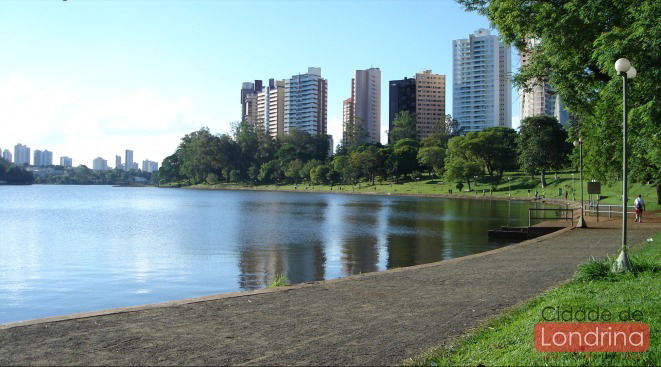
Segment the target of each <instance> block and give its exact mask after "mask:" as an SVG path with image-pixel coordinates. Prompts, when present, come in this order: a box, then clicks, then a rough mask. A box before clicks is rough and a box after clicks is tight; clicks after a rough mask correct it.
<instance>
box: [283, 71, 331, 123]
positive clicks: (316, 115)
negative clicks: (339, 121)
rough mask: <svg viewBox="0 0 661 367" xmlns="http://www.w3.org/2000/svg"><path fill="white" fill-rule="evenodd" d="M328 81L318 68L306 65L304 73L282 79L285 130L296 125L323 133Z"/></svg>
mask: <svg viewBox="0 0 661 367" xmlns="http://www.w3.org/2000/svg"><path fill="white" fill-rule="evenodd" d="M327 106H328V82H327V81H326V79H323V78H322V77H321V68H315V67H309V68H308V72H307V73H305V74H298V75H294V76H292V77H291V78H290V79H287V80H285V100H284V108H285V114H284V133H285V134H286V133H289V131H290V130H293V129H297V130H300V131H304V132H306V133H308V134H312V135H326V131H327V121H328V107H327Z"/></svg>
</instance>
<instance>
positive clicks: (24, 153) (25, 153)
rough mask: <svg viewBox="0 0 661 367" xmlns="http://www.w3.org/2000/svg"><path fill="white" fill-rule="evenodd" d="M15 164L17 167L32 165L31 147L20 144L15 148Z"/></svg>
mask: <svg viewBox="0 0 661 367" xmlns="http://www.w3.org/2000/svg"><path fill="white" fill-rule="evenodd" d="M14 163H15V164H16V165H24V164H28V165H29V164H30V147H28V146H25V145H23V144H21V143H18V144H16V145H15V146H14Z"/></svg>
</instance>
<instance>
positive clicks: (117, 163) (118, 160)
mask: <svg viewBox="0 0 661 367" xmlns="http://www.w3.org/2000/svg"><path fill="white" fill-rule="evenodd" d="M115 169H122V156H121V155H115Z"/></svg>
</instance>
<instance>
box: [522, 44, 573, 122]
mask: <svg viewBox="0 0 661 367" xmlns="http://www.w3.org/2000/svg"><path fill="white" fill-rule="evenodd" d="M538 45H539V40H536V39H533V40H530V41H528V44H527V50H524V51H522V52H521V55H520V57H521V59H520V60H521V66H524V65H526V64H528V62H529V59H530V50H532V48H534V47H536V46H538ZM519 96H520V100H521V119H522V120H523V119H525V118H528V117H533V116H538V115H547V116H555V118H557V119H558V122H560V123H561V124H562V125H563V126H567V125H568V124H569V112H567V110H566V109H565V107H564V104H563V103H562V101H561V99H560V96H559V95H557V94H555V93H554V92H553V88H552V87H551V85H549V84H548V83H546V82H544V81H533V82H532V85H530V87H529V88H528V90H524V89H520V90H519Z"/></svg>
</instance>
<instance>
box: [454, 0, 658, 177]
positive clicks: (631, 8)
mask: <svg viewBox="0 0 661 367" xmlns="http://www.w3.org/2000/svg"><path fill="white" fill-rule="evenodd" d="M458 2H459V3H461V4H463V5H464V6H465V7H466V9H468V10H472V11H478V12H480V13H482V14H484V15H486V16H487V17H488V18H489V20H490V21H491V23H492V24H493V25H494V26H495V27H496V28H497V29H498V31H499V33H500V35H501V37H502V38H503V40H504V42H506V43H509V44H514V45H515V46H516V47H517V48H518V49H519V50H522V51H526V52H529V53H530V58H529V60H530V61H529V62H528V64H526V65H524V66H522V67H521V69H520V72H519V73H518V74H517V75H516V76H515V78H514V81H515V84H517V85H519V86H521V87H523V88H527V87H530V86H532V85H533V84H534V83H538V82H540V81H545V82H548V83H549V84H550V85H551V86H552V87H553V89H554V90H555V91H556V92H557V94H558V95H560V96H561V98H562V100H563V102H564V103H565V105H566V107H567V109H568V110H569V111H570V113H571V114H572V116H573V119H574V126H573V130H572V133H573V137H574V138H576V137H577V136H579V135H580V136H581V137H582V138H583V140H584V141H585V144H584V150H585V152H584V162H585V168H586V171H587V172H588V173H589V174H590V175H591V176H592V177H594V178H597V179H600V180H613V179H617V178H619V177H620V172H621V167H622V80H621V78H620V77H619V76H618V75H617V74H616V71H615V69H614V63H615V61H616V60H617V59H619V58H621V57H626V58H628V59H629V60H630V61H631V63H632V65H633V66H634V67H635V68H636V69H637V71H638V76H637V77H636V78H635V79H633V80H631V81H630V88H629V92H628V104H629V108H630V111H629V127H630V130H629V141H628V145H629V147H630V152H631V153H630V157H631V159H630V161H629V167H630V170H631V171H630V172H631V176H632V178H633V179H634V180H637V181H641V182H648V181H652V182H653V183H655V184H656V185H657V188H658V187H659V186H660V185H661V129H660V128H659V127H660V126H661V125H660V123H659V121H661V100H660V99H659V96H661V71H660V70H659V65H661V22H659V19H661V2H659V1H658V0H638V1H603V0H553V1H548V0H529V1H520V0H458ZM531 39H537V40H538V41H539V44H538V45H536V46H534V47H532V48H531V47H530V46H529V43H528V41H529V40H531Z"/></svg>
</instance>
